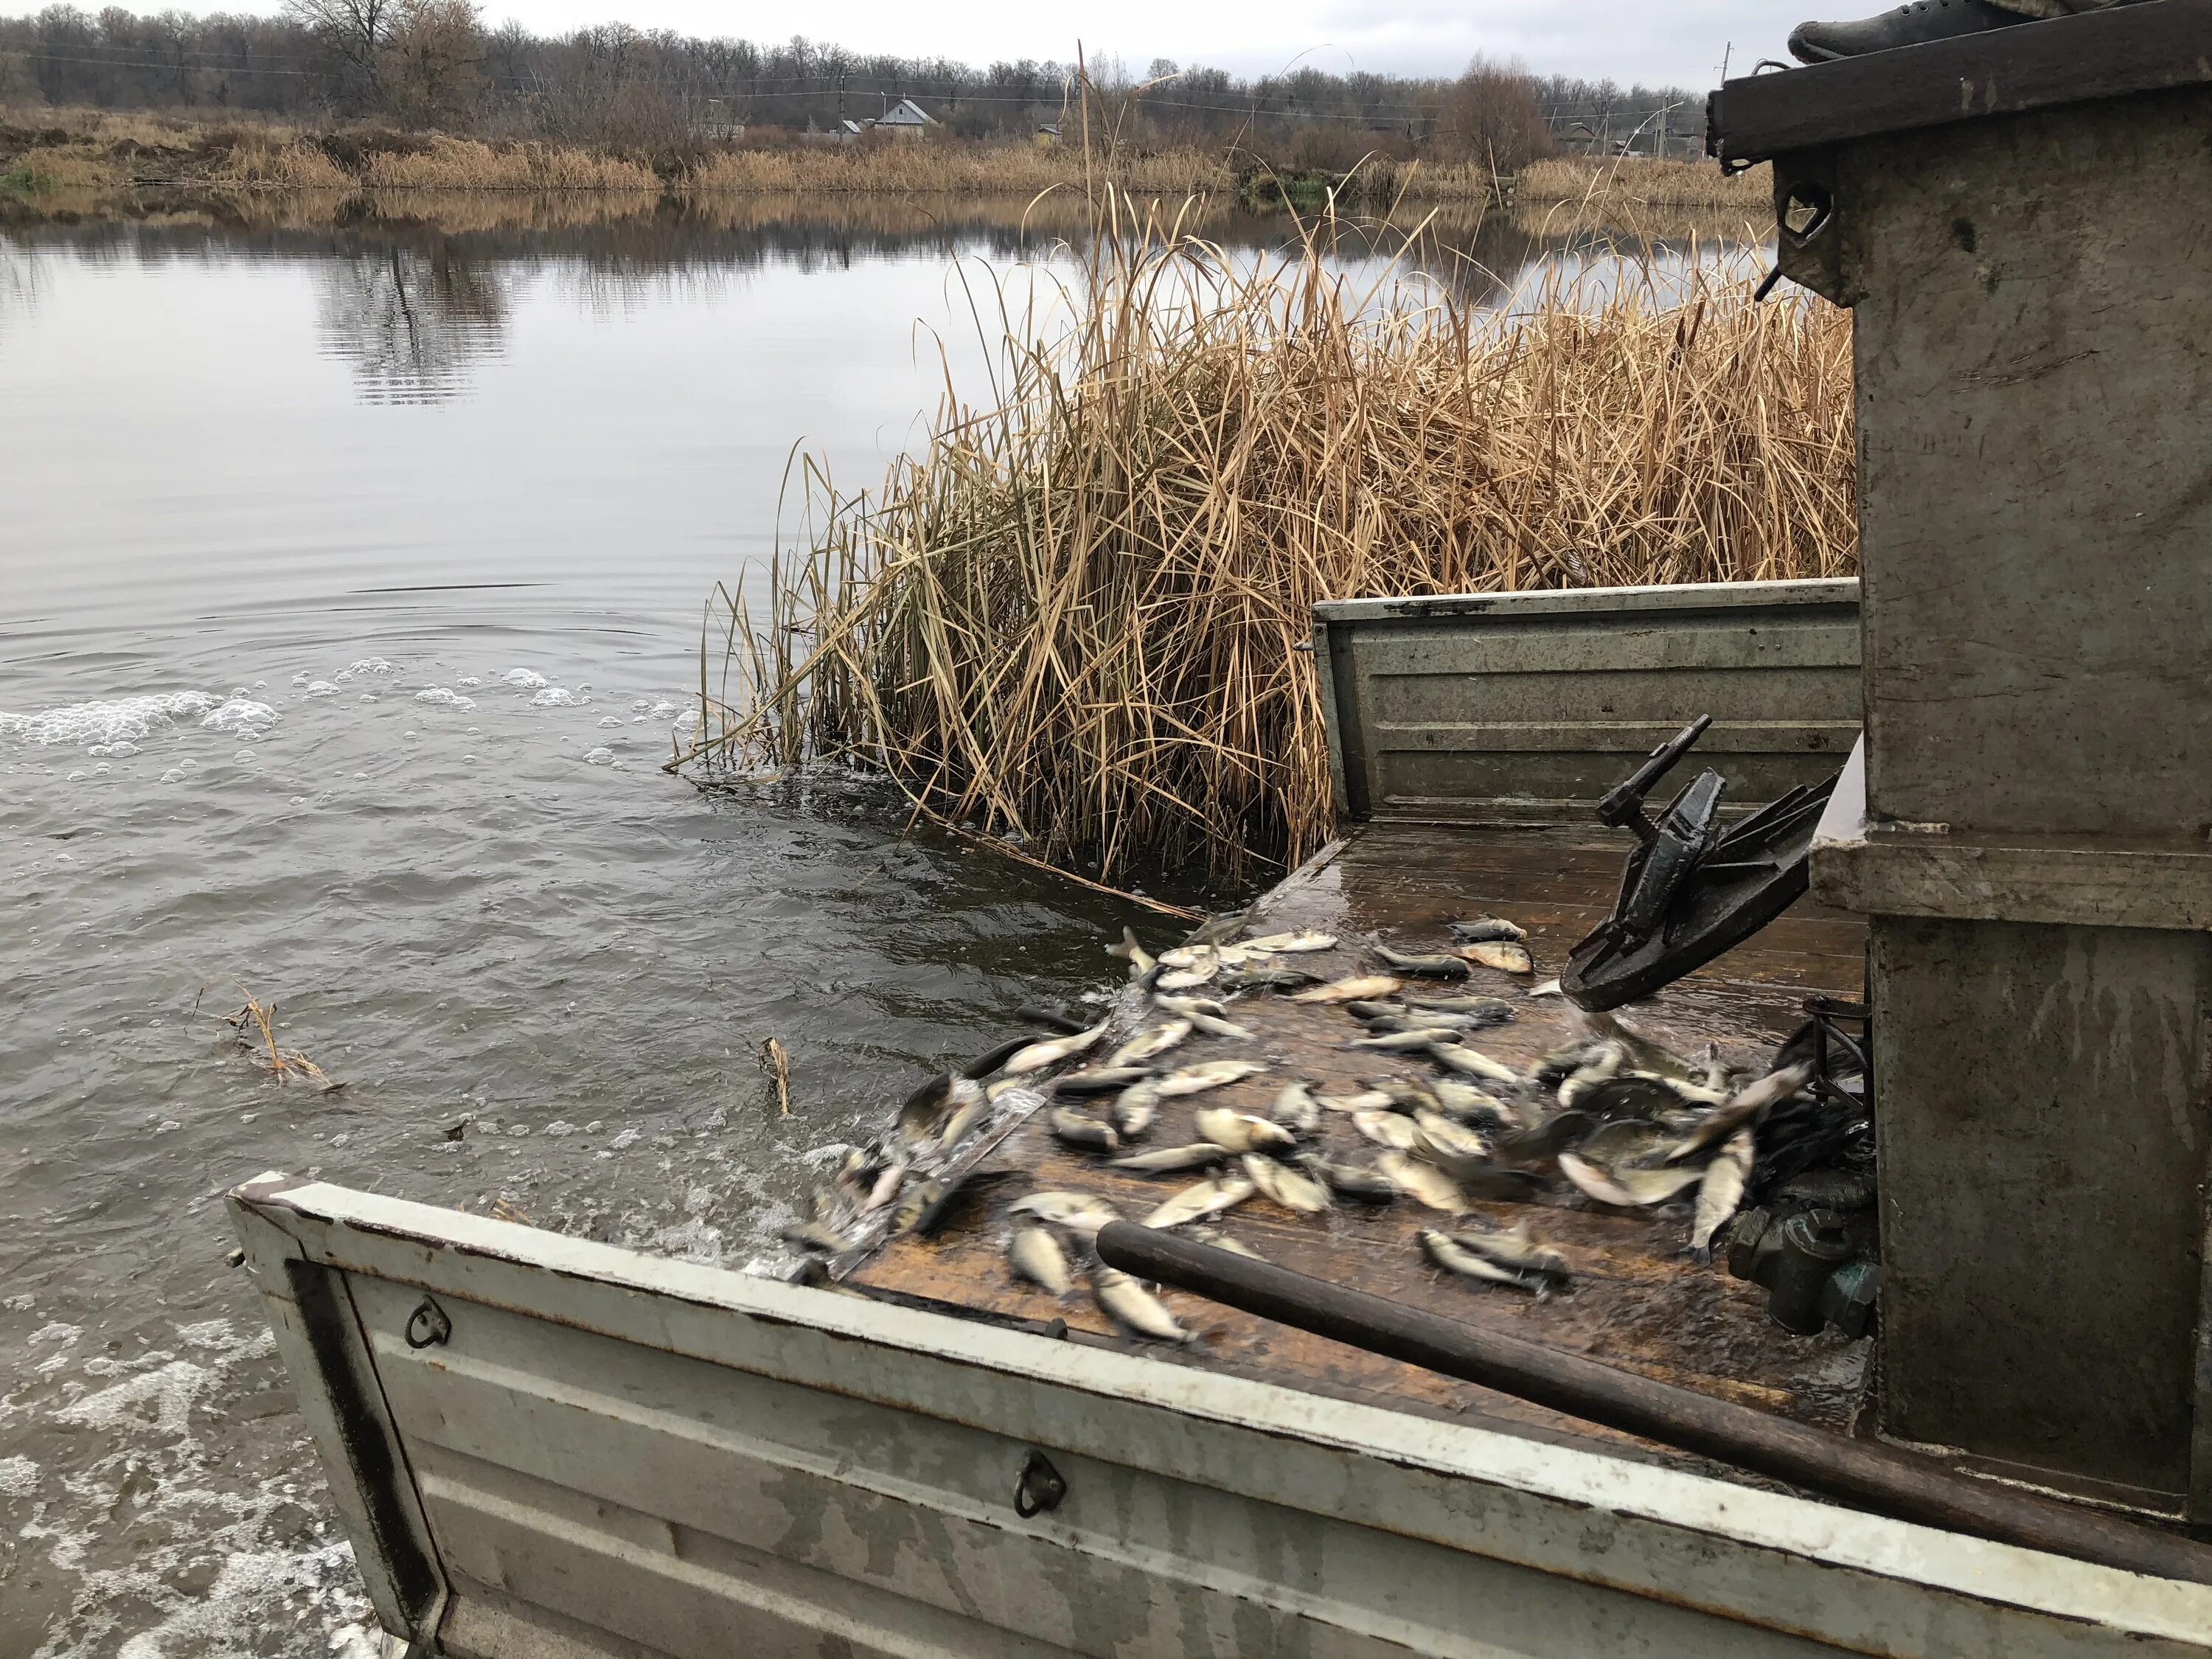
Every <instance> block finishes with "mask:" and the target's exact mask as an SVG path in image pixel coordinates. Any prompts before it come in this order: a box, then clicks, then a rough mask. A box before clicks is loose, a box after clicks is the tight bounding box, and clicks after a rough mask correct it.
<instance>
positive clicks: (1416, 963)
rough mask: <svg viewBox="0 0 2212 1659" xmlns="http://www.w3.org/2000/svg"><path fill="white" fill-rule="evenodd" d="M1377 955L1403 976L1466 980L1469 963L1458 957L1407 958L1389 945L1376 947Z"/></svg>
mask: <svg viewBox="0 0 2212 1659" xmlns="http://www.w3.org/2000/svg"><path fill="white" fill-rule="evenodd" d="M1375 954H1376V956H1378V957H1382V958H1383V961H1384V962H1386V963H1389V965H1390V966H1391V967H1393V968H1395V969H1397V970H1398V971H1399V972H1400V973H1401V974H1419V975H1420V976H1421V977H1422V978H1424V979H1465V978H1466V977H1467V963H1464V962H1462V961H1461V960H1460V959H1459V958H1458V957H1448V956H1407V955H1406V954H1404V953H1403V952H1401V951H1394V950H1392V949H1391V948H1390V947H1389V945H1376V947H1375Z"/></svg>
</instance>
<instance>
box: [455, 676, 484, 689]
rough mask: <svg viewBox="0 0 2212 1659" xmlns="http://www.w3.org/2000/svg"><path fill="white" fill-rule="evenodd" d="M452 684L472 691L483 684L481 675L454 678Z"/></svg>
mask: <svg viewBox="0 0 2212 1659" xmlns="http://www.w3.org/2000/svg"><path fill="white" fill-rule="evenodd" d="M453 684H455V685H465V686H467V687H469V688H470V689H471V690H474V689H475V688H476V687H477V686H479V685H482V684H483V675H481V674H463V675H461V676H459V678H456V679H455V680H454V681H453Z"/></svg>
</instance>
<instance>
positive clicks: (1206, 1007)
mask: <svg viewBox="0 0 2212 1659" xmlns="http://www.w3.org/2000/svg"><path fill="white" fill-rule="evenodd" d="M1152 1006H1153V1007H1155V1008H1157V1009H1158V1010H1159V1011H1160V1012H1162V1013H1167V1014H1180V1015H1181V1016H1182V1018H1185V1019H1188V1018H1191V1017H1192V1016H1194V1015H1196V1014H1212V1016H1213V1017H1214V1018H1216V1019H1226V1018H1228V1017H1229V1010H1228V1009H1226V1008H1225V1007H1224V1006H1222V1005H1221V1004H1219V1003H1218V1002H1216V1001H1215V1000H1213V999H1212V998H1211V997H1164V996H1162V995H1160V994H1158V992H1157V991H1156V992H1154V993H1153V994H1152Z"/></svg>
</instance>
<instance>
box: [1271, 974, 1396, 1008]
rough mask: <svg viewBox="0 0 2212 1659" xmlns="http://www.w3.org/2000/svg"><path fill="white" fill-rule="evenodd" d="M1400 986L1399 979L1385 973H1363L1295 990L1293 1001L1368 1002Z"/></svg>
mask: <svg viewBox="0 0 2212 1659" xmlns="http://www.w3.org/2000/svg"><path fill="white" fill-rule="evenodd" d="M1397 988H1398V981H1396V980H1395V979H1392V978H1390V977H1389V976H1388V975H1383V974H1362V975H1358V977H1357V978H1354V979H1337V980H1331V981H1329V982H1328V984H1326V985H1316V986H1315V987H1313V989H1312V990H1310V991H1297V992H1293V993H1292V994H1291V1001H1293V1002H1366V1001H1370V1000H1373V999H1374V998H1376V997H1387V996H1389V994H1391V993H1392V992H1393V991H1395V990H1396V989H1397Z"/></svg>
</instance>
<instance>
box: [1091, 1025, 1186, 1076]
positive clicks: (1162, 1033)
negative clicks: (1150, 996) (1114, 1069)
mask: <svg viewBox="0 0 2212 1659" xmlns="http://www.w3.org/2000/svg"><path fill="white" fill-rule="evenodd" d="M1189 1035H1190V1022H1189V1021H1188V1020H1187V1019H1171V1020H1169V1021H1168V1022H1167V1023H1166V1024H1164V1025H1155V1026H1154V1027H1152V1030H1149V1031H1143V1032H1139V1034H1138V1035H1137V1036H1133V1037H1131V1038H1130V1039H1129V1040H1128V1041H1127V1042H1125V1043H1123V1044H1122V1045H1121V1047H1120V1048H1116V1049H1115V1051H1114V1053H1113V1054H1112V1056H1111V1057H1110V1058H1109V1060H1107V1062H1106V1063H1107V1064H1108V1065H1109V1066H1139V1065H1142V1064H1143V1063H1144V1062H1145V1061H1146V1060H1151V1059H1152V1058H1154V1057H1155V1056H1156V1055H1159V1054H1165V1053H1167V1051H1168V1050H1169V1049H1170V1048H1174V1047H1175V1046H1176V1043H1178V1042H1182V1040H1183V1039H1184V1038H1185V1037H1187V1036H1189Z"/></svg>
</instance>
